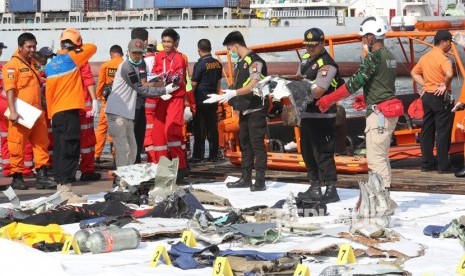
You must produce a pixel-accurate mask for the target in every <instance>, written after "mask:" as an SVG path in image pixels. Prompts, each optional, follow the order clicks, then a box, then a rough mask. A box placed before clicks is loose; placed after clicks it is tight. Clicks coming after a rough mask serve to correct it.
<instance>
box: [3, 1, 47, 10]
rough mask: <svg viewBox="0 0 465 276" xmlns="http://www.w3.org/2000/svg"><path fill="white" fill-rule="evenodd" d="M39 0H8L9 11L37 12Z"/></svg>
mask: <svg viewBox="0 0 465 276" xmlns="http://www.w3.org/2000/svg"><path fill="white" fill-rule="evenodd" d="M39 11H40V0H10V12H11V13H20V12H39Z"/></svg>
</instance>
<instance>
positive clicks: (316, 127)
mask: <svg viewBox="0 0 465 276" xmlns="http://www.w3.org/2000/svg"><path fill="white" fill-rule="evenodd" d="M300 148H301V150H302V157H303V159H304V162H305V165H306V167H307V174H308V177H309V178H310V179H311V180H321V181H337V173H336V163H335V162H334V151H335V148H336V118H305V119H302V120H301V122H300Z"/></svg>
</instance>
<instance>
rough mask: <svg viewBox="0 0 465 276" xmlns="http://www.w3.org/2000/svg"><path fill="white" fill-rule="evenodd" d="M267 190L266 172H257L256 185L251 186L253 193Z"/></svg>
mask: <svg viewBox="0 0 465 276" xmlns="http://www.w3.org/2000/svg"><path fill="white" fill-rule="evenodd" d="M264 190H266V185H265V172H257V175H256V177H255V183H254V184H252V186H250V191H251V192H259V191H264Z"/></svg>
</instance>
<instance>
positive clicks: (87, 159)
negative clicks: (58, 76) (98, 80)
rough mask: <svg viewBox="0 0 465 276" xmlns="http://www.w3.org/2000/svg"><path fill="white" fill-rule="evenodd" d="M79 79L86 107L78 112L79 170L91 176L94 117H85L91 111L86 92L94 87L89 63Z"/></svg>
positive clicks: (93, 149) (82, 69)
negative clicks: (89, 87)
mask: <svg viewBox="0 0 465 276" xmlns="http://www.w3.org/2000/svg"><path fill="white" fill-rule="evenodd" d="M80 69H81V78H82V85H83V87H84V90H83V91H82V92H83V93H84V97H85V101H86V107H85V109H84V110H81V111H80V112H79V120H80V123H81V163H80V168H81V171H82V173H83V174H93V173H94V172H95V163H94V152H95V142H96V139H95V131H94V117H93V116H90V117H87V116H86V112H88V111H91V110H92V98H91V97H90V94H89V92H88V90H87V87H88V86H91V85H95V81H94V77H93V76H92V71H91V69H90V64H89V62H86V64H85V65H84V66H82V67H81V68H80Z"/></svg>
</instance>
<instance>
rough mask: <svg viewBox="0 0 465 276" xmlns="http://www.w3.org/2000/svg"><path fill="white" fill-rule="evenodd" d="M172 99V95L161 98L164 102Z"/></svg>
mask: <svg viewBox="0 0 465 276" xmlns="http://www.w3.org/2000/svg"><path fill="white" fill-rule="evenodd" d="M171 97H172V96H171V94H165V95H162V96H160V98H161V99H162V100H164V101H167V100H169V99H171Z"/></svg>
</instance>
